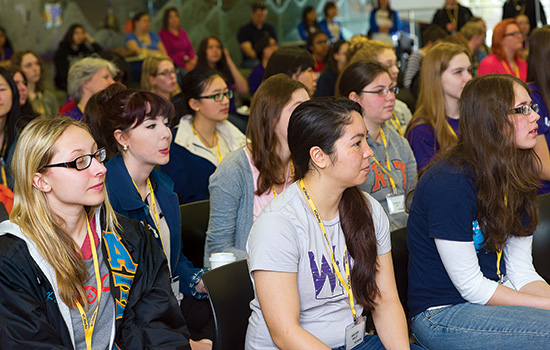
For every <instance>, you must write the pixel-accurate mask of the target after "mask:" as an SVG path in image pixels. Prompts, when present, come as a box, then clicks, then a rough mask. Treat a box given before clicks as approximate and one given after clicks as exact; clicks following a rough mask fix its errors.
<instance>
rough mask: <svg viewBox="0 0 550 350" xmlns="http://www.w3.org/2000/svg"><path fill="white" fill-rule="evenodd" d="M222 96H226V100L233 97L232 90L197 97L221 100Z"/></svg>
mask: <svg viewBox="0 0 550 350" xmlns="http://www.w3.org/2000/svg"><path fill="white" fill-rule="evenodd" d="M224 96H225V97H227V99H228V100H230V99H232V98H233V91H232V90H229V91H226V92H220V93H217V94H213V95H208V96H199V97H197V99H201V98H210V99H212V100H214V101H216V102H222V100H223V98H224Z"/></svg>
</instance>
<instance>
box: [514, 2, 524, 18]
mask: <svg viewBox="0 0 550 350" xmlns="http://www.w3.org/2000/svg"><path fill="white" fill-rule="evenodd" d="M513 2H514V9H515V10H516V11H519V14H518V15H524V14H525V5H526V4H527V3H526V2H525V1H524V2H523V4H521V7H520V6H518V0H514V1H513ZM518 7H519V9H518ZM518 15H516V16H518Z"/></svg>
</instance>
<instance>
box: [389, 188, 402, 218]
mask: <svg viewBox="0 0 550 350" xmlns="http://www.w3.org/2000/svg"><path fill="white" fill-rule="evenodd" d="M386 202H387V203H388V211H389V212H390V215H393V214H398V213H403V212H405V195H404V194H400V195H393V194H392V193H388V195H387V196H386Z"/></svg>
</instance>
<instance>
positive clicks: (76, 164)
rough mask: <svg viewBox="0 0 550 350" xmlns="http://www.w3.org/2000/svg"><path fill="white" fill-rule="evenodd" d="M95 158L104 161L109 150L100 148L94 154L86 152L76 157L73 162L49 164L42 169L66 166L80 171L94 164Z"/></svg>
mask: <svg viewBox="0 0 550 350" xmlns="http://www.w3.org/2000/svg"><path fill="white" fill-rule="evenodd" d="M94 158H95V159H96V160H97V161H98V162H100V163H103V162H104V161H105V159H106V158H107V150H105V148H100V149H98V150H97V151H95V152H94V153H92V154H85V155H83V156H80V157H76V158H75V159H74V160H73V161H72V162H65V163H57V164H48V165H44V166H43V167H42V169H45V168H54V167H65V168H71V169H76V170H78V171H80V170H84V169H88V168H89V167H90V165H92V159H94ZM42 169H40V170H42Z"/></svg>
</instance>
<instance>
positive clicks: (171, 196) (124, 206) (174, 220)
mask: <svg viewBox="0 0 550 350" xmlns="http://www.w3.org/2000/svg"><path fill="white" fill-rule="evenodd" d="M105 167H106V168H107V176H106V181H105V183H106V186H107V192H108V193H109V200H110V202H111V205H112V206H113V209H114V210H115V211H116V212H117V213H119V214H122V215H124V216H127V217H129V218H130V219H134V220H140V221H146V222H147V223H148V224H149V225H150V227H152V228H156V224H155V222H154V220H153V218H152V217H151V215H150V214H149V208H148V207H147V203H145V202H144V201H143V200H142V199H141V197H140V196H139V193H138V192H137V191H136V187H135V186H134V184H133V182H132V178H131V177H130V174H129V173H128V169H126V165H125V164H124V160H123V159H122V157H121V156H120V155H117V156H115V157H114V158H112V159H111V160H109V161H108V162H107V163H106V164H105ZM150 179H151V183H152V185H153V189H154V191H155V198H156V199H157V200H158V202H159V206H160V208H161V209H162V213H163V214H164V217H165V218H166V223H167V224H168V228H169V229H170V247H171V249H170V255H171V256H170V266H171V267H172V275H173V276H179V279H180V292H182V293H183V294H185V295H188V296H194V295H196V294H197V293H196V291H195V289H194V288H192V287H191V286H192V285H194V283H193V282H198V280H197V276H199V275H200V274H201V269H199V268H195V267H194V266H193V264H192V263H191V262H190V261H189V260H188V259H187V258H186V257H185V255H183V252H182V244H181V234H180V232H181V218H180V211H179V204H178V196H177V195H176V193H175V192H174V183H173V182H172V180H171V179H170V178H169V177H168V176H167V175H165V174H163V173H162V172H160V171H158V170H156V169H153V171H152V172H151V175H150ZM155 238H156V241H157V243H158V244H159V245H161V241H160V235H159V234H157V233H155Z"/></svg>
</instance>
